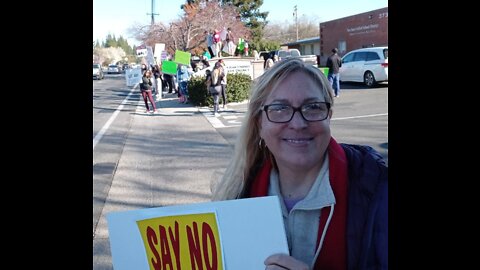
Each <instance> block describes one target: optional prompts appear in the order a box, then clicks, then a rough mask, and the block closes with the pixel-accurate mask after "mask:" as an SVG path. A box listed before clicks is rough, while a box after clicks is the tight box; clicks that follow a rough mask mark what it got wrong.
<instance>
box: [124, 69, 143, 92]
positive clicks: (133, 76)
mask: <svg viewBox="0 0 480 270" xmlns="http://www.w3.org/2000/svg"><path fill="white" fill-rule="evenodd" d="M125 80H126V81H127V86H128V87H130V86H134V85H135V84H137V83H140V82H142V70H141V69H140V68H128V69H126V70H125Z"/></svg>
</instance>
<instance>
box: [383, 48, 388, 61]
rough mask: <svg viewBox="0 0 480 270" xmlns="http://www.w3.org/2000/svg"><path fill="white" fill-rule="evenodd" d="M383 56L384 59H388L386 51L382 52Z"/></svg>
mask: <svg viewBox="0 0 480 270" xmlns="http://www.w3.org/2000/svg"><path fill="white" fill-rule="evenodd" d="M383 56H384V57H385V59H388V49H384V50H383Z"/></svg>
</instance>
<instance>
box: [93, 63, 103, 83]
mask: <svg viewBox="0 0 480 270" xmlns="http://www.w3.org/2000/svg"><path fill="white" fill-rule="evenodd" d="M93 78H94V79H96V80H102V79H103V78H104V75H103V69H102V65H100V64H93Z"/></svg>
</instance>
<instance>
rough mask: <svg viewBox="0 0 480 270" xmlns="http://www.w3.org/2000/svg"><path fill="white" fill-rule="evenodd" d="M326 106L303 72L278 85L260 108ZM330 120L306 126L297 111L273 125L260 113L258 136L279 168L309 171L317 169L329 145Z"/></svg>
mask: <svg viewBox="0 0 480 270" xmlns="http://www.w3.org/2000/svg"><path fill="white" fill-rule="evenodd" d="M312 102H325V97H324V96H323V95H322V93H321V89H319V86H317V85H316V84H315V83H314V81H313V80H312V79H311V78H310V77H308V76H307V75H306V74H305V73H303V72H295V73H292V74H290V75H288V77H286V78H285V79H284V80H283V81H281V82H279V83H278V84H277V87H276V88H275V89H273V91H272V92H271V93H270V95H269V96H268V97H267V99H266V100H265V103H264V104H263V105H269V104H286V105H290V106H293V107H300V106H302V105H304V104H308V103H312ZM330 117H331V111H329V115H328V117H327V119H325V120H323V121H316V122H308V121H306V120H305V119H303V117H302V116H301V115H300V112H299V111H296V112H295V113H294V115H293V118H292V120H290V122H287V123H273V122H270V121H269V120H268V118H267V115H266V113H265V112H264V111H262V116H261V118H260V129H261V130H260V136H261V137H262V138H263V139H264V140H265V143H266V145H267V146H268V149H270V151H271V152H272V154H273V156H274V157H275V160H276V161H277V164H278V166H279V167H283V168H285V167H286V168H296V169H299V168H301V169H303V170H307V169H311V168H312V167H314V166H320V165H321V164H320V162H321V161H322V159H323V155H324V153H325V151H326V149H327V146H328V144H329V141H330Z"/></svg>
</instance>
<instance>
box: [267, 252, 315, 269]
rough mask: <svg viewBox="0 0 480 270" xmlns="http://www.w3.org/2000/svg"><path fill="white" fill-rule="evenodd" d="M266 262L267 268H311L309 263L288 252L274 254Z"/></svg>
mask: <svg viewBox="0 0 480 270" xmlns="http://www.w3.org/2000/svg"><path fill="white" fill-rule="evenodd" d="M264 263H265V270H285V269H289V270H309V267H308V265H307V264H305V263H304V262H301V261H299V260H297V259H295V258H293V257H292V256H289V255H287V254H273V255H271V256H269V257H268V258H267V259H266V260H265V262H264Z"/></svg>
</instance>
